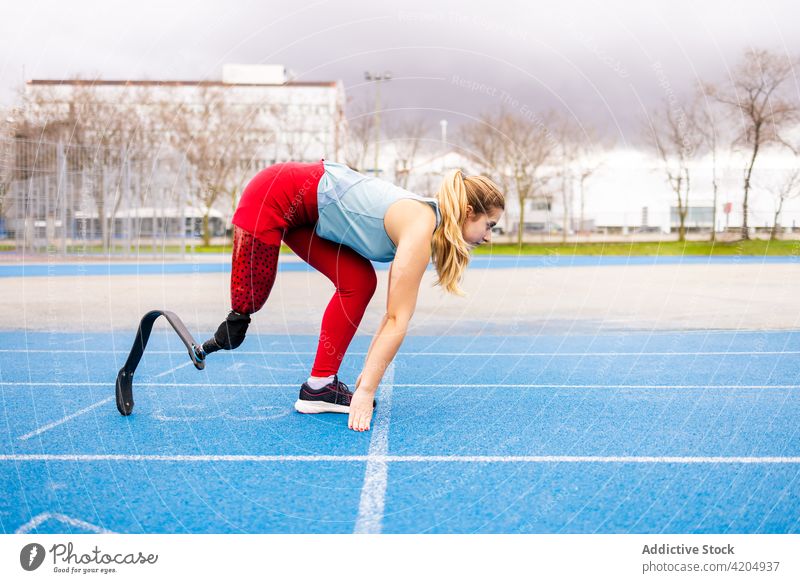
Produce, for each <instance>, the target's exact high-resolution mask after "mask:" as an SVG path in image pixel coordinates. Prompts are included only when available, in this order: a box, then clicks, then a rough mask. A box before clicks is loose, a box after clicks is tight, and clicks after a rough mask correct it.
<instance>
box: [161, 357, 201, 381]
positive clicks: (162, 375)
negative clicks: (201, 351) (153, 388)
mask: <svg viewBox="0 0 800 583" xmlns="http://www.w3.org/2000/svg"><path fill="white" fill-rule="evenodd" d="M190 364H192V365H193V364H194V363H193V362H192V361H191V360H190V361H189V362H184V363H183V364H179V365H178V366H176V367H175V368H171V369H169V370H165V371H164V372H160V373H158V374H157V375H154V376H153V377H152V378H154V379H157V378H161V377H165V376H167V375H168V374H172V373H174V372H175V371H176V370H180V369H182V368H184V367H187V366H189V365H190Z"/></svg>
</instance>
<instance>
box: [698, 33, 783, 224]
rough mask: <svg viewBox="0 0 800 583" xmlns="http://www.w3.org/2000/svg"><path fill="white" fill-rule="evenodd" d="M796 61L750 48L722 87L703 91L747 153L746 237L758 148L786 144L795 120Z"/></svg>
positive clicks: (745, 183)
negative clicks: (728, 117)
mask: <svg viewBox="0 0 800 583" xmlns="http://www.w3.org/2000/svg"><path fill="white" fill-rule="evenodd" d="M797 63H798V61H797V59H796V58H794V57H788V56H785V55H778V54H775V53H771V52H769V51H767V50H764V49H751V50H748V51H746V52H745V54H744V58H743V59H742V61H741V62H740V63H739V64H738V66H737V67H736V68H735V70H734V71H733V74H732V75H731V80H730V83H729V84H727V85H726V86H724V87H719V86H713V85H709V86H707V87H706V92H707V93H708V94H709V95H711V96H712V97H713V98H714V99H716V100H717V101H719V102H720V103H722V104H723V105H725V106H726V107H727V108H728V110H729V112H730V113H731V114H732V115H733V116H734V117H733V120H734V125H735V126H736V128H737V130H736V132H737V136H736V140H735V143H737V144H738V145H741V146H742V147H744V148H746V149H747V150H748V152H749V155H748V156H747V160H748V161H747V163H746V166H745V169H744V185H743V188H744V199H743V201H742V237H743V238H744V239H749V238H750V234H749V231H748V225H747V219H748V202H749V195H750V189H751V186H752V178H753V167H754V166H755V163H756V159H757V158H758V154H759V153H760V151H761V150H762V149H763V148H764V147H765V146H767V145H769V144H781V145H787V143H786V140H785V139H784V133H785V132H786V131H787V130H788V129H789V128H791V127H793V126H794V125H795V123H796V122H797V121H798V113H799V110H798V103H797V100H796V99H795V98H793V97H791V94H790V92H789V90H790V89H791V86H790V81H791V79H792V77H793V75H794V67H795V66H796V65H797Z"/></svg>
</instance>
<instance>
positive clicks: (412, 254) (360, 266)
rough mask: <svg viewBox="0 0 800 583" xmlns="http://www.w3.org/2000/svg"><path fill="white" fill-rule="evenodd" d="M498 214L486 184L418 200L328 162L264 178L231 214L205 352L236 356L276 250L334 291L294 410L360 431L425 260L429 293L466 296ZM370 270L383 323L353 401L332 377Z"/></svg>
mask: <svg viewBox="0 0 800 583" xmlns="http://www.w3.org/2000/svg"><path fill="white" fill-rule="evenodd" d="M504 208H505V201H504V198H503V194H502V193H501V192H500V189H499V188H498V187H497V186H496V185H495V184H494V183H493V182H492V181H491V180H489V179H488V178H485V177H483V176H464V175H463V174H462V173H461V171H459V170H456V171H451V172H450V173H448V174H447V176H446V177H445V179H444V181H443V182H442V185H441V187H440V189H439V191H438V193H437V195H436V197H435V198H427V197H423V196H420V195H417V194H414V193H412V192H409V191H407V190H404V189H402V188H399V187H397V186H395V185H393V184H391V183H390V182H387V181H384V180H381V179H378V178H373V177H368V176H364V175H363V174H360V173H358V172H356V171H355V170H352V169H350V168H348V167H347V166H345V165H344V164H338V163H335V162H328V161H325V160H321V161H320V162H316V163H310V164H308V163H299V162H285V163H280V164H275V165H273V166H270V167H268V168H266V169H265V170H262V171H261V172H259V173H258V174H257V175H256V176H255V177H254V178H253V179H252V180H251V181H250V182H249V183H248V185H247V186H246V187H245V190H244V192H243V193H242V198H241V200H240V202H239V205H238V207H237V209H236V212H235V213H234V216H233V224H234V235H233V258H232V263H233V265H232V269H231V312H230V313H229V314H228V317H227V318H226V319H225V321H224V322H222V324H220V326H219V328H218V329H217V331H216V333H215V334H214V337H213V338H211V339H209V340H208V341H206V342H205V343H204V344H203V350H204V351H205V352H206V353H207V354H208V353H211V352H214V351H216V350H220V349H226V350H230V349H233V348H237V347H238V346H239V345H241V343H242V341H243V340H244V337H245V333H246V332H247V328H248V326H249V324H250V315H251V314H253V313H254V312H257V311H258V310H260V309H261V307H262V306H263V305H264V303H265V302H266V300H267V297H268V296H269V293H270V290H271V289H272V285H273V283H274V281H275V272H276V271H277V266H278V252H279V250H280V244H281V241H284V242H285V243H286V245H288V246H289V247H290V248H291V249H292V250H293V251H294V252H295V253H296V254H297V255H298V256H300V257H301V258H302V259H303V260H305V261H306V262H307V263H308V264H309V265H311V266H312V267H314V268H315V269H317V270H318V271H320V272H321V273H323V274H324V275H325V276H326V277H328V279H330V280H331V281H332V282H333V284H334V286H335V287H336V291H335V293H334V294H333V298H332V299H331V301H330V303H329V304H328V307H327V308H326V310H325V314H324V315H323V317H322V327H321V330H320V337H319V343H318V345H317V353H316V358H315V360H314V366H313V368H312V369H311V375H310V376H309V378H308V380H307V381H306V382H304V383H303V384H302V386H301V387H300V396H299V398H298V399H297V402H296V403H295V409H297V411H299V412H301V413H324V412H339V413H348V414H349V418H348V427H349V428H350V429H354V430H356V431H365V430H368V429H369V427H370V421H371V419H372V412H373V408H374V406H375V401H374V400H373V399H374V396H375V393H376V391H377V389H378V385H379V384H380V382H381V379H382V378H383V374H384V372H385V370H386V367H387V366H389V364H390V363H391V362H392V360H393V359H394V357H395V355H396V354H397V351H398V349H399V348H400V345H401V343H402V342H403V339H404V338H405V335H406V331H407V330H408V325H409V322H410V320H411V316H412V315H413V313H414V308H415V306H416V302H417V294H418V292H419V286H420V283H421V281H422V276H423V274H424V272H425V268H426V267H427V265H428V263H429V262H430V261H431V258H432V259H433V262H434V264H435V266H436V271H437V275H438V279H437V282H436V284H437V285H440V286H442V287H443V288H444V289H445V290H446V291H448V292H450V293H453V294H456V295H464V293H463V292H462V291H461V289H460V288H459V285H458V284H459V283H460V281H461V278H462V275H463V272H464V269H465V268H466V267H467V264H468V262H469V255H470V251H471V250H472V249H473V248H474V247H476V246H477V245H480V244H481V243H484V242H488V241H490V240H491V236H492V227H494V226H495V225H496V224H497V221H498V220H499V219H500V216H501V214H502V212H503V209H504ZM370 260H372V261H378V262H389V261H391V262H392V263H391V266H390V268H389V290H388V294H387V300H386V313H385V314H384V316H383V319H382V321H381V324H380V326H379V327H378V331H377V332H376V333H375V336H374V338H373V339H372V343H371V344H370V347H369V350H368V352H367V356H366V359H365V362H364V367H363V370H362V372H361V374H360V375H359V376H358V379H357V380H356V384H355V387H356V390H355V392H354V393H352V392H350V390H349V388H348V387H347V385H345V384H344V383H342V382H341V381H339V379H338V374H337V373H338V371H339V366H340V364H341V362H342V359H343V358H344V355H345V352H346V351H347V347H348V346H349V345H350V341H351V340H352V338H353V336H354V334H355V332H356V329H357V328H358V325H359V323H360V322H361V319H362V316H363V315H364V311H365V310H366V307H367V304H369V301H370V299H371V298H372V295H373V294H374V292H375V287H376V284H377V278H376V276H375V270H374V268H373V267H372V264H371V263H370Z"/></svg>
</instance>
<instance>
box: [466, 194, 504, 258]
mask: <svg viewBox="0 0 800 583" xmlns="http://www.w3.org/2000/svg"><path fill="white" fill-rule="evenodd" d="M502 214H503V211H502V209H499V208H493V209H490V210H489V212H488V214H487V213H480V214H476V213H475V210H474V209H473V208H472V206H471V205H467V220H466V221H464V225H463V226H462V227H461V234H462V235H463V236H464V240H465V241H466V242H467V243H468V244H469V246H470V247H471V248H473V249H474V248H475V247H477V246H478V245H480V244H481V243H488V242H490V241H491V240H492V227H494V226H495V225H496V224H497V221H499V220H500V217H501V216H502Z"/></svg>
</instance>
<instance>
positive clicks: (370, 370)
mask: <svg viewBox="0 0 800 583" xmlns="http://www.w3.org/2000/svg"><path fill="white" fill-rule="evenodd" d="M435 220H436V217H435V216H434V215H433V214H430V224H428V223H429V221H427V220H422V221H418V222H416V223H412V224H409V225H408V227H407V228H406V229H404V232H403V237H401V238H400V240H399V241H398V244H397V252H396V254H395V258H394V262H393V263H392V267H391V270H390V275H389V290H388V294H387V302H386V314H385V315H384V317H383V321H382V323H381V327H380V329H379V330H378V332H377V333H376V334H375V337H374V339H373V341H372V344H371V345H370V349H369V351H368V354H367V358H366V361H365V363H364V370H363V371H362V373H361V375H359V379H360V382H357V383H356V384H357V389H358V390H357V391H356V393H355V394H354V396H353V400H352V401H351V405H350V418H349V421H348V425H349V426H350V427H351V428H353V429H356V430H362V431H363V430H365V429H369V422H370V420H371V418H372V396H373V395H374V394H375V392H376V391H377V389H378V385H379V384H380V382H381V379H382V378H383V375H384V373H385V371H386V368H387V367H388V366H389V364H390V363H391V362H392V360H394V357H395V355H396V354H397V351H398V349H399V348H400V345H401V344H402V343H403V339H404V338H405V335H406V332H407V330H408V326H409V323H410V321H411V316H412V315H413V314H414V309H415V308H416V304H417V295H418V294H419V286H420V283H421V282H422V276H423V275H424V274H425V269H426V267H427V266H428V263H430V251H431V233H432V232H433V228H434V226H435ZM366 403H368V404H369V405H368V406H367V405H366Z"/></svg>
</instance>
